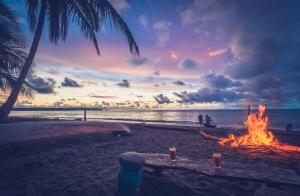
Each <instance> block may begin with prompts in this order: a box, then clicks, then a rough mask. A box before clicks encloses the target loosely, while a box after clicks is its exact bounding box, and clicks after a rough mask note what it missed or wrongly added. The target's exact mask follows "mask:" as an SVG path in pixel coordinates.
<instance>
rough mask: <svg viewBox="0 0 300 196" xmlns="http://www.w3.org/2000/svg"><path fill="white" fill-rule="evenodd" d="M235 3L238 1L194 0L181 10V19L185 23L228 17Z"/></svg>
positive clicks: (191, 23) (192, 23) (210, 21)
mask: <svg viewBox="0 0 300 196" xmlns="http://www.w3.org/2000/svg"><path fill="white" fill-rule="evenodd" d="M235 4H237V3H236V2H235V1H232V0H229V1H220V0H194V1H193V3H192V4H191V5H190V6H188V7H186V8H185V9H183V10H182V11H181V13H180V19H181V22H182V24H183V25H194V24H198V23H204V22H208V23H212V22H214V21H217V20H222V19H227V18H228V17H229V16H230V15H231V14H232V12H233V10H234V9H235V7H234V5H235Z"/></svg>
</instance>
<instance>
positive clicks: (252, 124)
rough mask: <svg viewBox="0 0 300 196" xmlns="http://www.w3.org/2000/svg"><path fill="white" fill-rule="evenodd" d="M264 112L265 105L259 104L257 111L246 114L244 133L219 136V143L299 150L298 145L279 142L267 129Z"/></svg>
mask: <svg viewBox="0 0 300 196" xmlns="http://www.w3.org/2000/svg"><path fill="white" fill-rule="evenodd" d="M264 112H265V106H264V105H259V106H258V112H257V113H251V114H250V115H248V118H247V120H246V121H245V122H244V124H245V125H246V127H247V134H246V135H243V136H235V135H233V134H229V136H228V138H221V140H220V141H219V144H221V145H229V146H231V147H241V146H243V147H254V148H255V147H270V148H274V149H276V150H289V151H298V152H300V147H297V146H289V145H284V144H281V143H280V142H279V141H278V140H277V139H276V138H275V136H274V135H273V133H272V132H270V131H268V129H267V126H268V124H269V119H268V117H267V116H264Z"/></svg>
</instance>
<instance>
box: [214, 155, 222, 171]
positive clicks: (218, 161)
mask: <svg viewBox="0 0 300 196" xmlns="http://www.w3.org/2000/svg"><path fill="white" fill-rule="evenodd" d="M213 159H214V163H215V165H216V167H217V168H221V153H213Z"/></svg>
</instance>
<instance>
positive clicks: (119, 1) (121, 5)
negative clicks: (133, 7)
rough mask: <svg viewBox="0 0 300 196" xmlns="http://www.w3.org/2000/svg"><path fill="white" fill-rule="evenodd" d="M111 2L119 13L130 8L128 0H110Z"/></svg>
mask: <svg viewBox="0 0 300 196" xmlns="http://www.w3.org/2000/svg"><path fill="white" fill-rule="evenodd" d="M109 2H110V3H111V4H112V6H113V7H114V8H115V9H116V10H117V11H118V12H119V13H120V12H122V11H123V10H126V9H129V8H130V5H129V3H128V2H127V0H109Z"/></svg>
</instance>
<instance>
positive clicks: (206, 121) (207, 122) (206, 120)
mask: <svg viewBox="0 0 300 196" xmlns="http://www.w3.org/2000/svg"><path fill="white" fill-rule="evenodd" d="M211 122H212V119H211V117H210V116H208V114H206V116H205V124H206V125H210V123H211Z"/></svg>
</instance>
